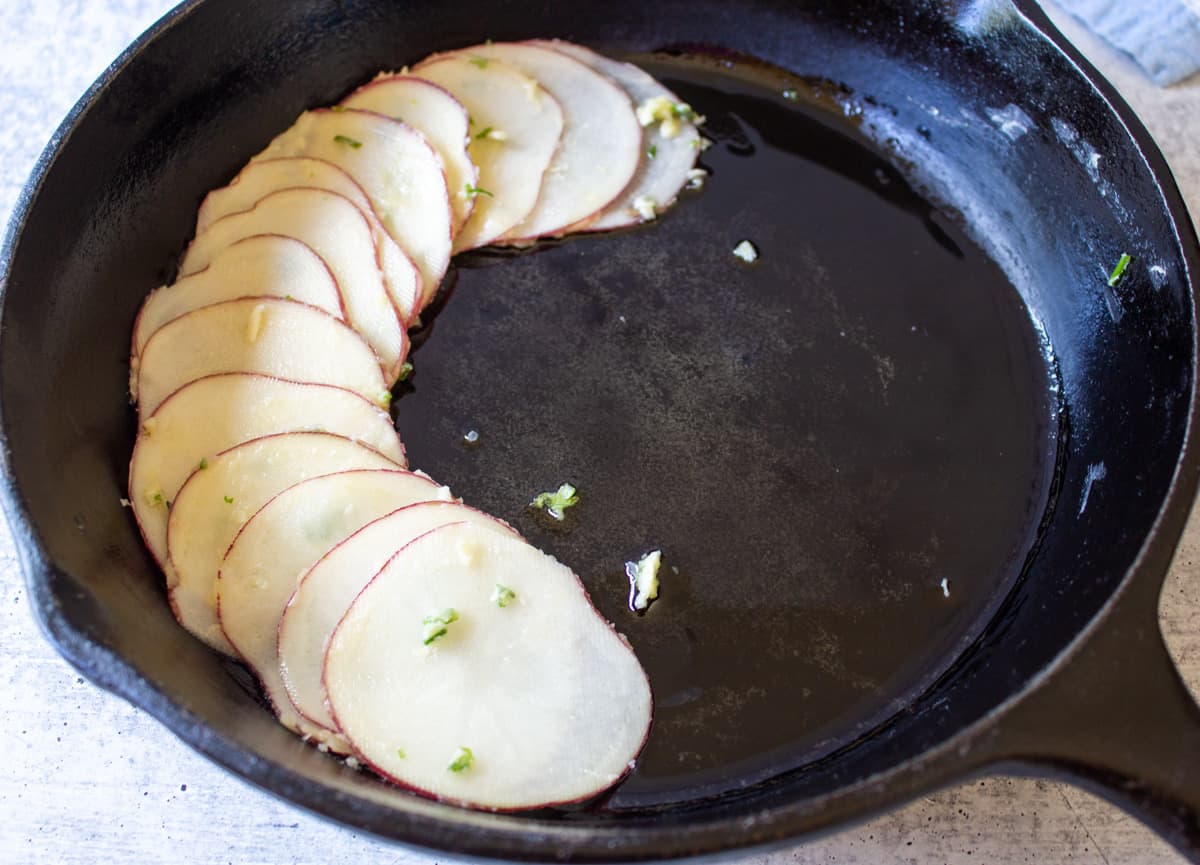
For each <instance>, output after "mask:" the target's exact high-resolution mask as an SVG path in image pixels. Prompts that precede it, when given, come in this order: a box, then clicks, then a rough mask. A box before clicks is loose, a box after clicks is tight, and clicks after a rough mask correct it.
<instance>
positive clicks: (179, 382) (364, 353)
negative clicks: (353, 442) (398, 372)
mask: <svg viewBox="0 0 1200 865" xmlns="http://www.w3.org/2000/svg"><path fill="white" fill-rule="evenodd" d="M221 372H257V373H263V374H265V375H271V376H275V377H277V378H286V379H289V380H291V381H301V382H311V383H314V384H331V385H335V386H337V387H344V388H347V389H348V390H352V391H354V392H355V393H357V394H359V395H361V396H363V397H365V398H367V399H368V400H370V401H372V402H380V401H384V402H387V401H388V389H387V383H386V382H385V381H384V379H383V374H382V373H381V371H380V369H379V363H378V359H377V358H376V356H375V354H374V352H372V351H371V349H370V347H369V346H368V345H367V344H366V343H365V342H363V340H362V337H360V336H359V335H358V334H357V333H355V332H354V331H353V330H351V329H350V328H349V327H347V326H346V324H345V322H342V321H339V320H338V319H336V318H334V317H333V316H331V315H330V314H329V313H327V312H323V311H322V310H319V309H316V308H315V307H311V306H305V305H304V304H302V303H297V302H295V301H292V300H282V299H280V298H273V297H251V298H243V299H241V300H227V301H224V302H222V303H214V304H213V305H212V306H205V307H201V308H200V309H195V310H192V311H191V312H189V313H187V314H186V315H181V316H180V317H179V318H177V319H175V320H174V321H172V322H170V323H169V324H165V325H163V326H162V327H160V328H159V329H158V332H157V333H155V334H154V336H152V337H150V339H148V340H147V341H146V345H145V348H143V349H142V356H141V358H140V360H139V363H138V380H137V385H138V393H137V402H138V408H139V411H140V413H141V417H142V418H143V419H144V418H147V417H149V416H150V415H151V414H153V413H154V411H155V410H156V409H157V408H158V406H159V405H160V404H161V403H162V401H163V400H164V399H166V398H167V397H168V396H169V395H170V394H172V393H174V392H175V391H176V390H178V389H179V388H181V387H183V386H184V385H185V384H187V383H188V382H190V381H195V380H196V379H198V378H203V377H205V376H208V375H213V374H214V373H221Z"/></svg>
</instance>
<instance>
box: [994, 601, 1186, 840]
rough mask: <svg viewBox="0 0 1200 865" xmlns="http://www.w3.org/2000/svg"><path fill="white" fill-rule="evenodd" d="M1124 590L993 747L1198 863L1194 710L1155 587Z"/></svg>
mask: <svg viewBox="0 0 1200 865" xmlns="http://www.w3.org/2000/svg"><path fill="white" fill-rule="evenodd" d="M1131 582H1132V583H1134V585H1131V586H1127V587H1126V588H1127V591H1125V592H1123V593H1122V594H1121V595H1119V596H1118V597H1117V598H1116V599H1115V600H1114V602H1113V605H1112V606H1111V607H1110V609H1109V611H1108V613H1107V615H1106V616H1105V617H1104V618H1103V620H1101V621H1100V622H1098V623H1097V626H1096V627H1095V629H1094V630H1093V631H1092V633H1091V634H1090V635H1089V636H1087V637H1085V638H1084V641H1083V643H1082V645H1080V646H1078V647H1077V649H1076V651H1075V652H1074V654H1073V655H1072V656H1071V657H1069V658H1068V659H1067V660H1066V661H1065V662H1064V663H1063V664H1062V665H1061V666H1059V667H1058V668H1056V669H1055V670H1054V671H1053V672H1051V673H1050V674H1049V675H1048V676H1047V678H1046V679H1045V680H1044V681H1043V682H1042V683H1040V685H1039V686H1037V688H1036V689H1035V690H1034V692H1033V693H1032V694H1031V695H1030V696H1029V697H1028V698H1026V699H1024V700H1022V701H1021V702H1020V703H1019V704H1017V705H1016V706H1015V707H1014V708H1013V710H1012V711H1011V712H1010V713H1007V714H1006V715H1005V716H1004V717H1003V719H1002V720H1000V721H999V722H998V725H997V728H996V730H995V732H996V734H997V735H998V740H999V741H996V742H994V744H997V745H999V747H1000V752H1001V753H1004V754H1006V755H1008V756H1009V757H1010V758H1011V759H1012V760H1014V761H1016V762H1018V763H1022V764H1025V765H1027V766H1029V768H1031V769H1033V771H1034V773H1035V774H1039V775H1046V774H1049V775H1052V776H1057V777H1061V778H1063V779H1064V780H1068V781H1071V782H1073V783H1076V784H1079V785H1080V786H1082V787H1085V788H1087V789H1089V790H1091V791H1092V792H1094V793H1096V794H1098V795H1100V796H1102V797H1104V798H1105V799H1107V800H1109V801H1110V802H1112V803H1114V804H1115V805H1118V806H1119V807H1121V808H1123V809H1124V810H1126V811H1128V812H1129V813H1131V814H1132V815H1133V816H1135V817H1137V818H1139V819H1140V820H1142V821H1143V822H1144V823H1146V824H1147V825H1148V826H1149V827H1150V828H1152V829H1154V830H1155V831H1156V832H1158V833H1159V834H1160V835H1161V836H1162V837H1163V838H1164V839H1165V840H1167V841H1169V842H1170V843H1171V844H1173V845H1174V846H1175V847H1176V848H1178V850H1179V851H1180V852H1181V853H1183V854H1184V856H1186V857H1187V858H1188V859H1189V860H1190V861H1192V862H1195V863H1200V707H1198V706H1197V704H1196V701H1195V700H1194V699H1193V698H1192V696H1191V695H1190V694H1189V692H1188V689H1187V686H1186V685H1185V684H1184V682H1183V680H1182V679H1181V678H1180V676H1179V672H1178V670H1177V669H1176V668H1175V664H1174V662H1173V661H1172V660H1171V656H1170V654H1169V652H1168V651H1167V647H1166V644H1165V643H1164V642H1163V637H1162V631H1161V630H1160V629H1159V626H1158V596H1159V592H1160V590H1161V585H1160V584H1158V582H1157V581H1153V580H1145V579H1142V580H1140V581H1139V580H1137V579H1134V580H1132V581H1131ZM1138 583H1140V584H1141V585H1137V584H1138ZM1147 583H1148V584H1149V585H1147Z"/></svg>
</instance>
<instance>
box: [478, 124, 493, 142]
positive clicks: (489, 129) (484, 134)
mask: <svg viewBox="0 0 1200 865" xmlns="http://www.w3.org/2000/svg"><path fill="white" fill-rule="evenodd" d="M491 134H492V127H490V126H489V127H487V128H486V129H485V130H483V131H482V132H480V133H479V134H478V135H476V136H475V140H476V141H482V140H483V139H485V138H487V137H488V136H489V135H491Z"/></svg>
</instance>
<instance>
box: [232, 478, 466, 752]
mask: <svg viewBox="0 0 1200 865" xmlns="http://www.w3.org/2000/svg"><path fill="white" fill-rule="evenodd" d="M433 499H439V500H442V501H449V500H450V499H451V495H450V490H449V489H447V488H446V487H443V486H439V485H438V484H436V483H434V482H433V481H432V480H430V479H429V477H427V476H425V475H420V474H414V473H413V472H407V471H399V470H394V469H371V470H358V471H348V472H338V473H336V474H331V475H321V476H319V477H314V478H309V479H308V480H305V481H301V482H300V483H298V484H295V485H294V486H291V487H288V488H287V489H286V490H284V491H283V492H281V493H279V494H278V495H276V496H275V497H274V498H273V499H271V500H270V501H269V502H267V503H266V504H265V505H263V506H262V507H261V508H259V510H258V512H257V513H255V514H254V516H252V517H250V519H249V520H247V521H246V522H245V524H244V525H243V526H242V527H241V528H240V529H239V530H238V533H237V536H236V537H235V538H234V540H233V543H232V544H230V546H229V550H228V551H227V552H226V553H225V558H224V560H223V561H222V562H221V569H220V572H219V573H218V574H217V586H216V590H217V617H218V619H219V620H220V623H221V631H222V632H223V633H224V634H225V638H226V639H227V640H228V641H229V643H230V644H231V645H232V646H233V648H234V649H236V650H237V653H238V654H239V655H240V656H241V657H242V659H243V660H244V661H245V662H246V663H247V664H248V665H249V666H250V667H251V669H253V670H254V672H255V673H256V674H258V678H259V681H260V682H262V685H263V689H264V690H265V691H266V693H267V697H268V698H269V699H270V701H271V704H272V706H274V708H275V714H276V715H277V716H278V717H279V720H280V722H281V723H282V724H283V725H284V726H285V727H287V728H289V729H291V730H295V731H296V732H298V733H301V734H302V735H309V736H312V737H314V738H316V739H317V740H318V741H325V739H326V738H327V735H326V734H327V732H328V731H327V730H326V729H325V728H324V727H320V726H318V725H315V724H311V723H308V722H306V721H305V719H304V718H303V717H301V716H300V715H299V714H298V713H297V712H296V710H295V708H294V707H293V706H292V701H291V699H290V698H289V697H288V692H287V690H286V689H285V688H284V685H283V679H282V678H281V677H280V673H279V656H278V654H277V652H276V645H277V642H278V630H279V624H280V617H281V616H282V615H283V610H284V607H285V606H286V605H287V602H288V599H289V598H290V597H291V596H292V592H293V591H294V590H295V588H296V582H297V580H298V579H299V577H300V576H301V575H302V574H303V573H304V572H305V571H307V570H308V569H309V568H310V567H311V566H312V565H313V563H314V562H316V561H317V560H318V559H320V558H321V557H322V556H323V555H324V554H326V553H327V552H328V551H329V549H330V548H331V547H334V546H336V545H337V544H339V543H341V542H342V541H343V540H344V539H345V538H346V537H348V536H349V535H351V534H353V533H354V532H356V531H358V530H359V529H360V528H362V527H363V526H364V525H366V524H368V523H370V522H372V521H374V520H376V519H377V518H379V517H381V516H383V515H384V514H387V513H391V512H392V511H394V510H396V509H397V508H401V507H404V506H405V505H411V504H415V503H416V502H423V501H429V500H433Z"/></svg>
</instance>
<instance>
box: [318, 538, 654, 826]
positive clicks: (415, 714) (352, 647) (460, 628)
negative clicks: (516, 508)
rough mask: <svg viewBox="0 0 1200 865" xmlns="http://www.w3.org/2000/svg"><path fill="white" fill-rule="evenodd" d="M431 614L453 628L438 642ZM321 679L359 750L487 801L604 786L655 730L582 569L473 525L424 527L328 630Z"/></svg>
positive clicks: (441, 789) (646, 688)
mask: <svg viewBox="0 0 1200 865" xmlns="http://www.w3.org/2000/svg"><path fill="white" fill-rule="evenodd" d="M504 590H507V592H505V591H504ZM451 613H453V614H452V615H451ZM432 618H437V619H439V620H440V621H443V622H447V624H444V625H442V626H441V627H440V628H439V630H444V633H442V634H441V635H440V636H436V637H434V640H433V641H432V642H430V637H431V636H432V635H434V634H436V633H437V630H431V629H429V628H427V627H426V624H425V623H426V622H429V621H430V620H431V619H432ZM423 643H424V645H423ZM324 681H325V689H326V694H327V696H328V698H329V705H330V709H331V711H332V714H333V717H334V719H335V721H336V722H337V725H338V729H339V730H340V731H341V733H342V735H343V736H345V737H346V739H347V740H348V741H349V742H350V744H351V746H352V747H353V748H354V751H355V754H356V755H357V756H358V758H359V759H360V760H363V761H364V762H366V763H367V764H368V765H370V766H371V767H372V768H373V769H375V771H377V772H379V773H380V774H381V775H383V776H384V777H386V778H388V779H389V780H392V781H394V782H396V783H398V784H402V785H404V786H406V787H409V788H411V789H413V790H416V791H418V792H420V793H423V794H424V795H427V796H433V797H436V798H438V799H443V800H448V801H452V802H455V803H458V804H461V805H466V806H468V807H474V808H482V809H488V810H517V809H525V808H538V807H544V806H548V805H554V804H560V803H565V802H573V801H578V800H581V799H586V798H589V797H591V796H594V795H595V794H597V793H599V792H601V791H603V790H606V789H608V788H609V787H611V786H612V785H613V784H615V783H616V782H617V781H618V780H620V779H621V777H622V776H624V775H625V773H626V772H628V771H629V769H630V767H631V766H632V765H633V761H634V760H635V758H636V757H637V755H638V753H639V752H640V751H641V749H642V747H643V745H644V744H645V741H646V736H647V733H648V731H649V727H650V719H651V707H652V701H651V693H650V685H649V682H648V681H647V679H646V674H645V672H644V671H643V670H642V668H641V666H640V665H639V664H638V661H637V658H636V657H635V656H634V654H633V651H632V649H630V647H629V645H628V644H627V643H626V642H625V641H624V640H623V639H622V638H621V637H620V636H618V635H617V633H616V631H614V630H613V628H612V626H611V625H610V624H609V623H608V622H606V621H604V619H603V618H601V616H600V615H599V614H598V613H597V612H596V610H595V609H594V608H593V607H592V605H591V603H590V601H589V600H588V597H587V594H586V592H585V591H584V590H583V586H582V584H581V583H580V582H579V580H578V578H577V577H576V576H575V575H574V574H573V573H571V571H570V570H569V569H568V568H566V567H564V566H563V565H561V564H559V563H558V562H556V561H555V560H554V559H552V558H551V557H550V556H548V555H546V554H545V553H542V552H540V551H538V550H536V549H535V548H533V547H532V546H530V545H529V544H526V543H525V542H523V541H520V540H517V539H515V538H511V537H505V536H503V535H501V534H499V533H496V532H491V531H486V530H483V529H480V528H478V527H475V526H469V525H464V524H451V525H448V526H442V527H441V528H438V529H434V530H433V531H430V532H428V533H427V534H424V535H422V536H421V537H419V538H417V539H416V540H414V541H413V542H412V543H410V544H409V545H408V546H406V547H404V548H403V549H402V550H400V551H399V552H398V553H396V555H395V556H394V557H393V558H392V560H391V561H390V562H389V563H388V564H387V565H386V566H385V567H384V568H383V570H381V571H380V572H379V574H378V575H376V577H375V578H374V579H373V580H372V581H371V582H370V583H369V584H368V585H367V587H366V588H365V589H363V590H362V592H361V593H360V594H359V596H358V597H357V598H356V599H355V601H354V603H353V604H352V605H351V606H350V609H349V610H348V611H347V612H346V615H345V616H344V617H343V619H342V621H341V622H340V623H339V624H338V626H337V629H336V630H335V631H334V633H333V636H332V637H331V639H330V641H329V649H328V651H327V652H326V657H325V674H324Z"/></svg>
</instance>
